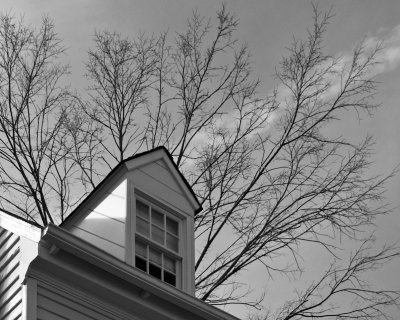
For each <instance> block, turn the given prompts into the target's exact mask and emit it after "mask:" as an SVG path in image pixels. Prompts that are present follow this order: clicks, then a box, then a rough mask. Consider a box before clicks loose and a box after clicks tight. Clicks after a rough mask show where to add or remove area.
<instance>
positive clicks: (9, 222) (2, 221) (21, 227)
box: [0, 211, 42, 242]
mask: <svg viewBox="0 0 400 320" xmlns="http://www.w3.org/2000/svg"><path fill="white" fill-rule="evenodd" d="M0 227H2V228H3V229H6V230H8V231H11V232H12V233H15V234H17V235H18V236H20V237H24V238H27V239H29V240H32V241H34V242H39V240H40V238H41V237H42V229H41V228H39V227H36V226H34V225H32V224H30V223H28V222H25V221H23V220H20V219H17V218H14V217H13V216H10V215H9V214H7V213H5V212H2V211H0Z"/></svg>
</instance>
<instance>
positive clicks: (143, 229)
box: [136, 217, 150, 237]
mask: <svg viewBox="0 0 400 320" xmlns="http://www.w3.org/2000/svg"><path fill="white" fill-rule="evenodd" d="M136 231H137V232H138V233H140V234H142V235H144V236H146V237H150V223H149V222H147V221H146V220H143V219H142V218H140V217H137V219H136Z"/></svg>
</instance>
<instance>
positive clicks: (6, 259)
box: [0, 227, 22, 320]
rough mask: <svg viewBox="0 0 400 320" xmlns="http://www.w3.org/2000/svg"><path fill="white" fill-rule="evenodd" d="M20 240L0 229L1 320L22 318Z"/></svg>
mask: <svg viewBox="0 0 400 320" xmlns="http://www.w3.org/2000/svg"><path fill="white" fill-rule="evenodd" d="M19 266H20V238H19V237H18V236H17V235H15V234H13V233H11V232H9V231H7V230H5V229H2V228H1V227H0V320H5V319H7V320H15V319H21V317H22V291H21V279H20V278H19Z"/></svg>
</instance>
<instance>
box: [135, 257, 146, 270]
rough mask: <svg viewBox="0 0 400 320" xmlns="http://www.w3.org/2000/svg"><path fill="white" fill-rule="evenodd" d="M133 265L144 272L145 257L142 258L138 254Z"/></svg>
mask: <svg viewBox="0 0 400 320" xmlns="http://www.w3.org/2000/svg"><path fill="white" fill-rule="evenodd" d="M135 266H136V268H138V269H140V270H142V271H144V272H147V262H146V260H145V259H143V258H141V257H139V256H136V257H135Z"/></svg>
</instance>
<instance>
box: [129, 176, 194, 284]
mask: <svg viewBox="0 0 400 320" xmlns="http://www.w3.org/2000/svg"><path fill="white" fill-rule="evenodd" d="M127 193H128V195H127V221H126V222H127V223H126V226H127V229H126V262H127V263H128V264H130V265H131V266H134V267H135V243H136V237H138V238H139V239H140V240H141V241H142V242H145V243H148V244H150V245H151V246H152V247H154V248H155V249H157V250H160V251H162V252H163V253H166V254H167V255H168V256H170V257H172V258H174V259H175V260H176V261H177V263H176V285H175V287H176V288H178V289H181V290H184V288H185V287H186V283H185V282H186V277H187V274H186V273H187V271H185V269H186V264H187V262H186V261H185V253H186V252H187V243H186V242H187V241H185V239H186V237H187V232H186V228H187V226H186V224H187V221H186V218H185V216H184V215H183V214H180V213H179V212H177V211H175V210H173V209H172V208H171V207H170V206H168V205H167V204H164V203H163V202H161V201H159V200H157V199H155V198H153V197H152V196H150V195H148V194H147V193H145V192H143V191H141V190H139V189H137V188H135V186H134V185H133V183H128V187H127ZM137 200H139V201H142V202H143V203H145V204H147V205H149V206H151V207H153V208H155V209H157V210H158V211H160V212H161V213H163V214H165V215H166V216H167V217H171V218H172V219H173V220H174V221H176V222H178V228H179V229H178V241H179V244H178V249H179V250H178V251H179V252H175V251H173V250H171V249H169V248H167V247H166V246H163V245H161V244H158V243H157V242H155V241H153V240H151V239H149V238H147V237H146V236H143V235H141V234H140V233H137V232H136V201H137ZM138 270H140V269H138ZM142 272H143V273H145V274H147V275H148V276H150V277H152V276H151V275H150V274H149V273H146V272H144V271H142ZM160 281H161V280H160ZM162 282H163V281H162ZM164 283H165V284H168V283H167V282H164Z"/></svg>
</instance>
